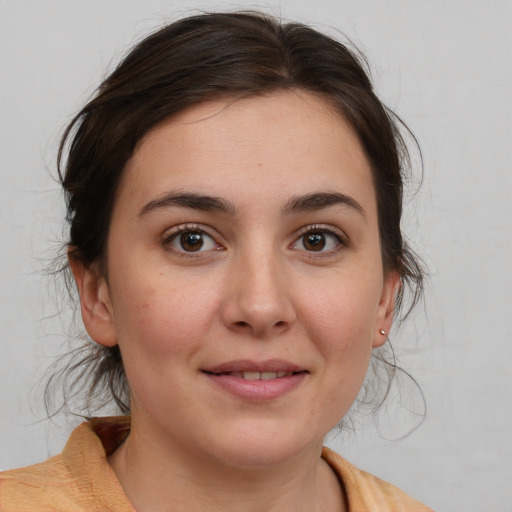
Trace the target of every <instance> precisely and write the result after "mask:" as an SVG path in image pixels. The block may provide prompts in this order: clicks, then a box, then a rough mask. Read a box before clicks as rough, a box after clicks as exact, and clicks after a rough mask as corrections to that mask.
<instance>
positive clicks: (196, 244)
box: [180, 233, 204, 252]
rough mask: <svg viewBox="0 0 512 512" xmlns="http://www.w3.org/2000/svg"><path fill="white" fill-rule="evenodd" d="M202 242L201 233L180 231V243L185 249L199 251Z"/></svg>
mask: <svg viewBox="0 0 512 512" xmlns="http://www.w3.org/2000/svg"><path fill="white" fill-rule="evenodd" d="M203 244H204V241H203V235H202V234H201V233H181V235H180V245H181V247H182V248H183V249H184V250H185V251H188V252H195V251H199V250H200V249H201V247H203Z"/></svg>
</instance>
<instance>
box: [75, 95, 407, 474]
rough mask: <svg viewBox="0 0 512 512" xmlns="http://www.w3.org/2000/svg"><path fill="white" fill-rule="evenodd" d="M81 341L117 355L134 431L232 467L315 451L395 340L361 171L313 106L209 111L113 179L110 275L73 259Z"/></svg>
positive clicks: (351, 147) (212, 105)
mask: <svg viewBox="0 0 512 512" xmlns="http://www.w3.org/2000/svg"><path fill="white" fill-rule="evenodd" d="M72 265H73V270H74V273H75V277H76V279H77V283H78V286H79V289H80V291H81V298H82V315H83V318H84V323H85V325H86V328H87V330H88V331H89V334H90V335H91V336H92V338H93V339H95V340H96V341H97V342H99V343H101V344H104V345H114V344H119V346H120V349H121V353H122V356H123V361H124V365H125V370H126V373H127V377H128V381H129V383H130V386H131V390H132V420H133V428H134V429H135V428H139V429H141V431H142V430H143V431H144V432H145V433H146V436H148V437H149V438H153V439H159V440H160V442H161V443H165V444H166V445H167V446H171V447H172V446H174V447H175V448H176V449H180V448H186V449H187V450H188V451H189V452H190V453H194V455H195V456H197V457H209V458H213V459H214V460H219V461H223V462H226V463H229V464H234V465H240V466H255V465H258V466H260V465H266V464H276V463H278V462H279V461H283V460H286V459H287V458H288V459H289V458H291V457H294V456H297V455H298V454H299V453H305V452H307V451H308V450H313V451H315V452H316V451H317V450H318V448H319V446H321V444H322V440H323V437H324V436H325V434H326V433H327V432H328V431H329V430H330V429H331V428H332V427H333V426H335V425H336V423H337V422H338V421H339V420H340V419H341V418H342V416H343V415H344V414H345V413H346V411H347V410H348V408H349V407H350V405H351V404H352V402H353V400H354V398H355V396H356V395H357V392H358V390H359V388H360V386H361V383H362V381H363V379H364V376H365V373H366V369H367V367H368V362H369V358H370V354H371V350H372V347H375V346H378V345H380V344H381V343H383V342H384V340H385V336H383V335H381V334H380V333H379V331H380V329H384V330H385V331H388V330H389V327H390V324H391V316H392V307H393V297H394V292H395V291H396V286H397V283H398V279H397V277H396V275H394V274H392V273H388V274H386V273H384V271H383V268H382V259H381V248H380V242H379V232H378V220H377V207H376V197H375V190H374V186H373V182H372V175H371V171H370V167H369V164H368V161H367V159H366V157H365V154H364V152H363V150H362V148H361V145H360V143H359V141H358V139H357V137H356V135H355V134H354V132H353V131H352V129H351V128H350V126H349V125H348V124H347V123H346V122H345V121H344V119H343V118H342V117H341V116H340V115H339V114H338V113H336V112H335V111H334V109H333V108H332V107H330V106H329V104H328V103H326V102H325V101H324V100H322V99H320V98H318V97H316V96H314V95H312V94H308V93H304V92H281V93H274V94H271V95H267V96H264V97H253V98H249V99H242V100H238V101H235V102H230V103H228V102H225V101H218V102H207V103H203V104H200V105H198V106H195V107H193V108H191V109H189V110H187V111H185V112H182V113H181V114H179V115H178V116H176V117H173V118H172V119H170V120H168V121H167V122H165V123H163V124H161V125H159V126H158V127H156V128H154V129H153V130H152V131H151V132H150V133H149V134H148V135H147V136H146V137H145V138H144V139H143V140H142V141H141V142H140V143H139V145H138V146H137V148H136V150H135V152H134V155H133V157H132V158H131V159H130V160H129V162H128V163H127V165H126V168H125V170H124V175H123V179H122V182H121V185H120V188H119V190H118V194H117V198H116V202H115V206H114V211H113V217H112V222H111V226H110V232H109V238H108V253H107V267H108V270H107V275H106V276H101V275H99V274H98V273H97V272H96V271H95V269H94V268H84V267H83V266H81V265H80V264H79V263H76V262H75V263H73V262H72Z"/></svg>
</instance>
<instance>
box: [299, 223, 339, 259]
mask: <svg viewBox="0 0 512 512" xmlns="http://www.w3.org/2000/svg"><path fill="white" fill-rule="evenodd" d="M317 233H318V234H321V235H324V236H325V235H327V236H332V237H334V238H335V239H336V242H337V246H336V247H335V248H333V249H329V250H326V251H323V250H321V251H307V250H306V251H305V252H306V253H307V254H308V256H309V257H315V258H319V257H325V256H330V255H332V254H334V253H336V252H338V251H339V250H341V249H342V248H343V247H347V246H348V245H349V244H348V240H347V237H346V235H345V234H344V233H343V232H342V231H340V230H339V229H337V228H334V227H333V226H328V225H324V224H312V225H309V226H305V227H304V228H303V229H302V230H301V231H300V232H299V236H298V237H297V239H296V240H295V242H293V244H292V245H296V244H298V243H300V242H301V241H303V240H304V237H306V236H307V235H311V234H317ZM302 243H304V242H302ZM322 249H323V248H322Z"/></svg>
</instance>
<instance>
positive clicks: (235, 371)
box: [201, 359, 309, 401]
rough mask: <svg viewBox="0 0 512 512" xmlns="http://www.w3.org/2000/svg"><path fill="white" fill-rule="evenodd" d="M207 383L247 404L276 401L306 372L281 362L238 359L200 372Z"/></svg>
mask: <svg viewBox="0 0 512 512" xmlns="http://www.w3.org/2000/svg"><path fill="white" fill-rule="evenodd" d="M201 371H202V373H204V374H205V375H206V376H207V377H208V378H209V379H210V382H213V383H215V385H216V386H220V388H222V389H223V390H225V391H228V392H229V393H230V394H231V395H235V396H237V397H238V398H241V399H246V400H250V401H265V400H271V399H277V398H279V397H281V396H283V395H286V394H287V393H289V392H290V391H292V390H294V389H295V388H297V387H298V386H299V385H300V384H301V382H303V380H304V378H305V377H306V376H307V375H309V371H308V370H306V369H304V368H301V367H300V366H297V365H295V364H292V363H289V362H288V361H282V360H277V359H274V360H268V361H263V362H254V361H249V360H237V361H230V362H227V363H223V364H220V365H218V366H214V367H211V368H204V369H202V370H201Z"/></svg>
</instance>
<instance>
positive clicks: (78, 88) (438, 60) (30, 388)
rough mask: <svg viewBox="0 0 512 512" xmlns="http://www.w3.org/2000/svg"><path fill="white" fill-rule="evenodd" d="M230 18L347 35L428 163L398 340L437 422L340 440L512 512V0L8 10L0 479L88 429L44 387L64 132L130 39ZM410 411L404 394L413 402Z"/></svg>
mask: <svg viewBox="0 0 512 512" xmlns="http://www.w3.org/2000/svg"><path fill="white" fill-rule="evenodd" d="M233 6H234V7H256V8H258V7H263V8H265V9H266V10H268V11H269V12H271V13H273V14H277V15H282V16H283V17H286V18H292V19H297V20H300V21H305V22H309V23H313V24H314V25H315V26H316V27H317V28H319V29H321V30H325V31H327V32H330V33H331V34H336V31H335V30H334V29H332V28H330V27H337V28H338V29H340V30H342V31H343V32H344V33H345V34H346V35H347V36H349V37H350V38H351V39H352V40H353V41H354V42H355V43H356V44H357V45H358V46H359V47H360V48H361V49H362V50H363V51H364V52H365V53H366V54H367V56H368V58H369V60H370V64H371V67H372V69H373V78H374V82H375V85H376V88H377V90H378V91H379V93H380V95H381V97H382V98H383V99H384V101H385V102H386V103H387V104H388V105H389V106H390V107H392V108H394V109H396V110H397V111H398V113H399V114H400V115H401V116H402V117H403V118H404V119H405V120H406V121H407V123H408V124H409V125H410V126H411V127H412V128H413V130H414V132H415V133H416V134H417V135H418V137H419V139H420V142H421V145H422V149H423V152H424V157H425V179H424V183H423V186H422V188H421V189H420V191H419V192H418V193H417V194H415V196H414V197H413V198H412V199H411V201H408V203H407V211H406V218H405V227H406V231H407V233H408V235H409V236H410V238H411V239H412V241H413V246H414V247H416V248H417V249H418V251H419V252H420V254H422V256H423V257H424V259H425V260H426V261H427V263H428V265H429V267H430V270H431V273H432V277H431V280H430V284H429V286H428V289H427V301H426V306H425V308H423V309H422V308H420V309H419V310H418V311H417V312H416V314H415V315H414V316H413V317H412V318H411V319H410V321H409V323H407V324H406V325H405V326H404V327H403V328H402V329H401V330H400V332H398V333H396V332H395V333H392V338H393V341H394V344H395V347H396V349H397V352H398V353H399V355H400V357H401V362H402V365H403V366H406V367H407V368H409V369H410V370H411V371H412V373H413V375H414V376H415V377H416V378H417V379H418V381H419V383H420V385H421V387H422V389H423V392H424V394H425V396H426V398H427V402H428V412H427V417H426V420H425V421H424V423H423V425H422V426H421V427H420V428H419V429H417V430H416V431H415V432H413V433H412V434H411V435H410V436H409V437H407V438H405V439H403V440H398V441H397V440H392V439H395V438H397V437H400V436H401V435H403V433H404V432H405V431H407V429H408V428H409V427H411V426H414V421H415V418H414V416H412V415H411V414H407V412H406V409H405V408H404V407H401V408H400V407H398V408H397V407H391V408H390V409H386V410H384V411H383V414H382V415H381V417H380V422H379V432H380V436H379V434H378V432H377V429H376V428H375V427H374V425H373V424H372V422H371V420H370V419H368V417H365V416H361V417H360V416H356V421H355V427H356V430H355V432H346V433H344V434H341V435H340V434H336V435H334V436H332V438H330V441H329V442H330V444H331V445H332V446H334V447H335V448H336V449H337V450H338V451H340V452H341V453H342V454H344V455H345V456H346V457H347V458H349V459H350V460H351V461H352V462H354V463H356V464H357V465H359V466H360V467H362V468H363V469H366V470H368V471H370V472H372V473H376V474H377V475H379V476H381V477H382V478H384V479H386V480H390V481H391V482H393V483H395V484H396V485H398V486H400V487H402V488H403V489H405V490H406V491H408V492H409V493H411V494H412V495H413V496H415V497H416V498H418V499H420V500H422V501H424V502H426V503H428V504H429V505H431V506H433V507H434V508H436V510H439V511H453V512H458V511H461V512H462V511H464V512H476V511H481V510H485V511H486V512H493V511H496V512H505V511H509V512H510V511H512V497H511V492H510V482H511V481H512V467H511V466H512V463H511V461H512V403H511V387H512V371H511V366H512V365H511V360H512V270H511V262H512V242H511V231H512V230H511V223H512V221H511V219H512V206H511V205H512V201H511V199H512V172H511V170H510V162H511V156H512V149H511V148H512V133H511V132H512V128H511V126H512V122H511V120H512V58H511V57H510V56H511V54H512V30H511V27H512V25H511V21H512V2H511V1H510V0H449V1H446V0H428V1H427V0H424V1H412V0H382V1H378V0H359V1H356V0H315V1H314V2H309V1H307V0H300V1H299V0H296V1H286V0H282V1H280V2H279V1H274V2H264V3H259V4H255V3H248V2H247V3H246V2H238V3H236V4H234V3H225V2H194V1H176V2H168V1H167V2H164V1H157V0H144V1H137V0H109V1H99V0H92V1H91V0H88V1H84V0H73V1H58V0H10V1H9V0H0V73H1V78H0V112H1V117H0V141H1V142H0V144H1V148H2V149H1V151H0V179H1V182H0V183H1V187H0V205H1V208H0V229H1V233H0V236H1V248H2V250H1V251H0V283H1V294H0V384H1V385H0V403H1V406H2V414H1V416H0V432H1V435H0V469H7V468H9V467H13V466H19V465H25V464H29V463H33V462H36V461H41V460H43V459H45V458H46V457H47V456H48V455H52V454H54V453H57V452H58V451H59V450H60V449H61V447H62V444H63V442H64V440H65V439H66V437H67V432H68V430H69V429H70V428H71V427H72V426H73V425H74V424H76V422H77V421H78V420H76V419H73V418H68V419H66V418H62V417H61V418H60V419H59V420H58V421H57V422H56V423H55V424H52V423H50V422H48V421H40V420H42V419H43V418H44V409H43V407H42V400H41V389H40V387H38V382H39V379H40V378H41V376H42V375H43V374H44V372H45V371H46V369H47V367H48V365H49V364H51V362H52V361H53V360H54V357H55V356H56V355H57V354H59V353H61V352H62V351H63V350H66V336H65V332H66V326H65V325H66V323H67V320H66V318H67V313H66V312H64V313H62V314H61V316H60V317H59V316H57V317H54V316H52V315H54V313H55V312H56V311H57V310H58V308H59V306H58V305H56V303H55V300H54V298H52V297H53V295H54V291H53V288H52V285H51V282H50V281H48V279H47V278H45V277H44V276H43V275H42V268H43V267H44V265H45V263H47V262H48V259H49V258H50V257H51V255H52V254H53V253H54V251H55V250H56V249H57V247H58V243H59V240H61V234H62V220H61V219H62V217H63V205H62V198H61V195H60V192H59V190H58V187H57V185H56V183H55V182H54V181H53V180H52V178H51V175H52V173H54V169H55V153H56V148H57V141H58V137H59V134H60V133H61V130H62V128H63V126H64V125H65V124H66V122H67V121H69V119H70V116H71V114H72V113H73V112H76V110H77V109H78V108H79V106H80V105H81V104H82V103H83V102H84V101H85V100H86V99H87V97H88V96H89V95H90V94H92V92H93V91H94V88H95V87H96V86H97V85H98V84H99V81H100V79H101V77H102V76H103V74H104V72H105V70H106V69H107V68H110V69H112V66H113V65H114V64H115V63H116V62H117V61H118V59H119V58H120V56H121V55H122V54H123V53H124V51H125V50H126V49H127V48H128V47H129V46H130V44H131V43H132V42H134V41H135V40H138V39H140V38H141V37H142V36H143V35H144V34H146V33H147V32H148V31H149V30H151V29H152V28H155V27H157V26H159V25H161V24H162V23H163V22H164V21H169V20H172V19H175V18H177V17H180V16H182V15H185V14H188V13H191V12H196V11H197V10H200V9H206V10H209V9H210V10H211V9H214V8H216V9H222V8H232V7H233ZM413 185H414V184H413ZM411 190H412V191H414V190H415V187H414V186H412V187H411ZM61 324H64V325H61ZM414 398H415V391H414V388H411V387H407V386H404V388H403V389H402V401H405V402H407V401H413V402H414V404H418V400H414ZM405 405H407V403H406V404H405ZM386 416H388V418H386Z"/></svg>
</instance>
